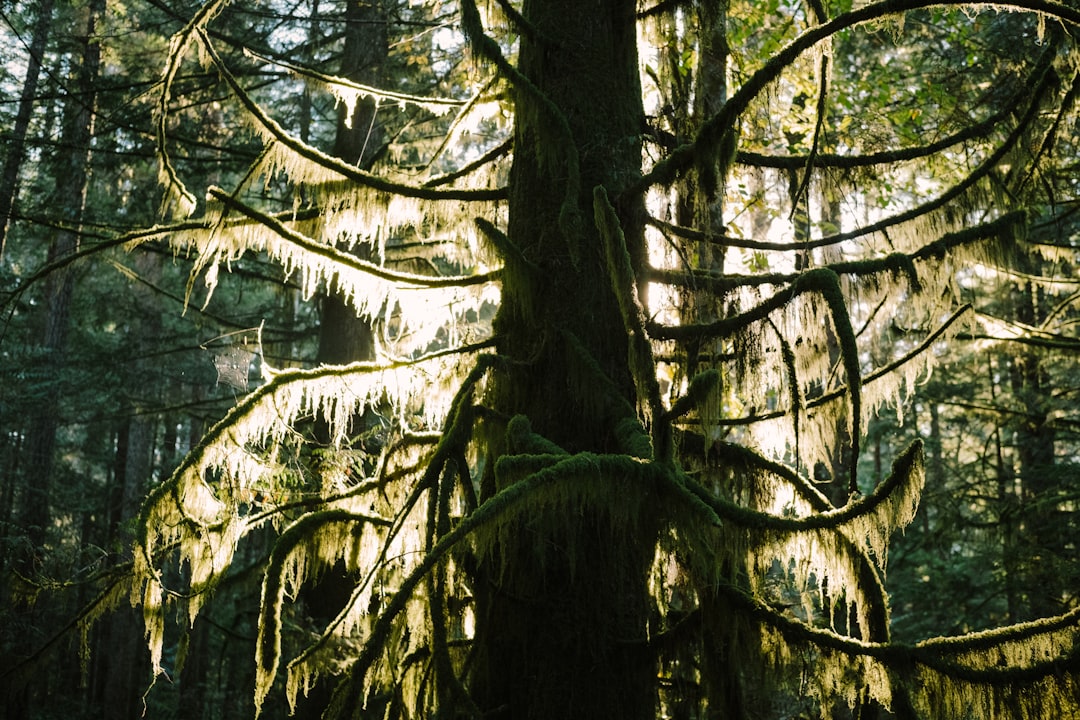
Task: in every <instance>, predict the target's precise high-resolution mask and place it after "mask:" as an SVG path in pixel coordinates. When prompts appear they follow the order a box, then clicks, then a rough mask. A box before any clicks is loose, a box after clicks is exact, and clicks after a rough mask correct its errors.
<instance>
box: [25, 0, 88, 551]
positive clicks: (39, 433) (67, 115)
mask: <svg viewBox="0 0 1080 720" xmlns="http://www.w3.org/2000/svg"><path fill="white" fill-rule="evenodd" d="M104 12H105V0H93V2H91V3H90V4H89V6H88V7H87V8H86V9H85V18H86V24H85V32H86V34H85V36H84V37H83V40H82V52H81V57H80V59H79V62H78V63H76V67H77V68H78V70H77V74H76V78H75V80H74V83H73V88H74V92H73V93H72V94H71V95H69V96H68V97H67V98H66V99H65V101H64V122H63V139H62V141H61V146H62V147H65V148H71V150H70V152H64V153H62V155H61V156H60V157H59V158H57V166H56V171H55V175H54V177H55V178H56V186H55V189H54V200H55V204H56V207H57V208H58V210H59V213H60V221H61V223H63V226H62V228H61V229H59V230H57V231H56V234H55V235H54V237H53V241H52V243H51V245H50V247H49V253H48V260H49V261H50V262H52V261H54V260H57V259H60V258H63V257H66V256H69V255H71V254H72V253H74V252H75V251H76V250H77V249H78V246H79V226H80V224H81V222H82V215H83V210H84V208H85V205H86V189H87V185H88V184H89V183H88V178H89V173H90V140H91V137H92V136H93V131H94V103H95V97H96V82H97V76H98V69H99V67H100V65H101V47H100V44H99V38H98V33H97V24H98V22H99V20H100V18H101V17H102V15H103V14H104ZM74 287H75V276H74V274H73V273H72V272H71V270H70V269H69V268H65V269H62V270H60V271H57V272H54V273H53V274H51V275H49V276H48V278H47V280H46V282H45V294H46V298H45V303H46V310H45V312H46V319H45V329H44V333H43V337H42V343H41V345H42V348H43V349H44V352H45V365H46V367H47V369H48V371H49V373H50V374H52V375H53V376H54V377H55V374H56V373H58V372H59V371H60V368H61V367H62V366H63V359H64V354H65V352H66V349H67V338H68V326H69V316H70V310H71V301H72V295H73V292H74ZM59 399H60V389H59V384H58V383H55V382H54V383H51V384H50V390H49V394H48V397H47V398H46V401H45V402H43V403H42V406H41V412H39V413H36V414H35V415H34V416H33V417H32V418H31V419H30V423H29V431H28V433H27V435H28V436H27V443H26V445H27V448H26V452H27V462H26V463H25V464H24V469H25V473H24V487H23V491H24V492H23V498H22V513H21V523H22V524H23V526H24V527H25V528H26V532H27V537H28V538H29V540H30V545H31V548H33V549H34V552H36V549H37V548H40V547H41V545H42V544H43V543H44V541H45V536H46V528H47V527H48V524H49V521H50V514H49V501H50V497H49V494H50V488H51V481H52V474H53V455H54V450H55V446H56V432H57V427H58V423H59V418H58V417H57V405H58V402H59ZM28 560H30V565H29V566H28V567H27V569H30V570H32V566H33V565H34V564H36V563H37V559H35V558H33V557H31V558H28Z"/></svg>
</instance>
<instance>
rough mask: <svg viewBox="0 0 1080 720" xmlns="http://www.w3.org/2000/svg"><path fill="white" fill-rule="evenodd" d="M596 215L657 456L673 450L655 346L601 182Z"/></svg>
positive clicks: (595, 190)
mask: <svg viewBox="0 0 1080 720" xmlns="http://www.w3.org/2000/svg"><path fill="white" fill-rule="evenodd" d="M593 215H594V219H595V222H596V227H597V229H598V230H599V231H600V238H601V240H602V242H603V243H604V255H605V257H606V259H607V269H608V278H609V282H610V284H611V289H612V292H614V293H615V297H616V299H617V301H618V304H619V312H620V314H621V315H622V320H623V326H624V328H625V329H626V333H627V335H628V336H629V343H628V350H627V352H628V354H629V362H630V372H631V374H632V375H633V378H634V384H635V385H636V389H637V393H638V397H639V398H641V399H642V400H644V402H645V404H646V406H647V407H648V410H649V417H650V420H651V421H652V422H653V428H652V430H653V450H654V452H655V453H656V456H657V458H658V459H663V458H666V457H667V456H668V454H669V453H670V451H671V437H670V435H671V425H670V420H669V419H667V418H665V417H664V416H663V415H664V410H663V404H662V403H661V400H660V383H659V381H658V380H657V379H656V363H655V361H654V359H653V354H652V345H651V344H650V342H649V338H648V336H647V335H646V333H645V312H644V310H643V309H642V307H641V302H640V301H639V299H638V294H637V293H638V291H637V288H638V285H637V277H636V275H635V274H634V268H633V263H632V261H631V259H630V251H629V249H628V248H627V246H626V237H625V235H623V231H622V226H621V224H620V222H619V216H618V213H616V212H615V208H614V206H613V205H612V204H611V202H610V201H609V200H608V195H607V191H606V190H605V189H604V187H603V186H602V185H597V186H596V187H595V188H593Z"/></svg>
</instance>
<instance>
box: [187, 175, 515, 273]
mask: <svg viewBox="0 0 1080 720" xmlns="http://www.w3.org/2000/svg"><path fill="white" fill-rule="evenodd" d="M206 193H207V195H209V196H210V197H212V198H214V199H215V200H217V201H218V202H220V203H221V204H222V205H223V206H224V207H226V208H228V209H229V210H234V211H236V212H239V213H242V214H243V215H244V216H246V217H248V218H250V219H252V220H254V221H256V222H258V223H259V224H260V225H263V226H264V227H266V228H268V229H270V230H272V231H273V232H274V233H275V234H276V235H277V236H278V237H280V238H281V239H282V240H286V241H288V242H289V243H291V244H293V245H295V246H297V247H299V248H301V249H303V250H305V251H306V252H309V253H311V254H312V255H316V256H318V257H321V258H326V259H327V260H332V261H333V262H334V263H335V264H336V265H339V266H341V267H347V268H350V269H352V270H358V271H360V272H362V273H366V274H367V275H371V276H372V277H376V278H379V279H380V280H388V281H390V282H394V283H403V284H406V285H413V286H416V287H430V288H439V287H466V286H469V285H480V284H483V283H486V282H492V281H494V280H496V279H498V275H499V274H498V271H494V272H490V273H481V274H479V275H451V276H446V277H439V276H435V275H417V274H414V273H402V272H397V271H394V270H389V269H387V268H385V267H382V266H381V265H376V264H375V263H372V262H367V261H366V260H361V259H360V258H358V257H356V256H355V255H352V254H351V253H347V252H342V251H340V250H338V249H337V248H335V247H334V246H332V245H327V244H326V243H321V242H318V241H317V240H313V239H311V238H309V237H307V236H306V235H304V234H303V233H299V232H297V231H295V230H293V229H292V228H290V227H288V226H287V225H285V223H283V222H281V221H280V220H278V219H277V218H275V217H273V216H272V215H268V214H266V213H263V212H261V211H260V210H256V209H255V208H253V207H251V206H250V205H248V204H247V203H243V202H240V201H239V200H236V199H235V198H233V197H232V196H231V195H230V194H229V193H227V192H225V191H224V190H222V189H221V188H217V187H211V188H209V189H207V191H206Z"/></svg>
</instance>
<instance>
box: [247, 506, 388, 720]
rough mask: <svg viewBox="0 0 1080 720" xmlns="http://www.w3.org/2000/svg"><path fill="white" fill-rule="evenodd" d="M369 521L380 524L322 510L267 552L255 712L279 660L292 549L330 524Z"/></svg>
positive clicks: (303, 519)
mask: <svg viewBox="0 0 1080 720" xmlns="http://www.w3.org/2000/svg"><path fill="white" fill-rule="evenodd" d="M372 521H377V522H379V524H382V521H383V519H382V518H372V517H370V516H367V515H361V514H358V513H353V512H348V511H345V510H323V511H321V512H315V513H310V514H308V515H305V516H303V517H301V518H300V519H298V520H297V521H296V522H294V523H293V524H292V525H290V526H289V527H288V528H286V530H285V532H283V533H282V534H281V537H279V538H278V539H277V541H276V542H275V543H274V547H273V549H272V550H271V551H270V557H269V559H268V560H267V563H266V572H265V574H264V576H263V587H262V599H261V601H260V603H259V627H258V633H257V634H256V640H255V665H256V672H257V680H256V683H255V707H256V712H258V711H259V710H261V708H262V702H263V700H264V699H265V697H266V693H267V692H268V691H269V689H270V685H271V684H272V683H273V680H274V676H275V674H276V673H277V666H278V662H279V660H280V658H281V609H282V603H283V602H284V599H285V582H286V579H285V575H286V572H285V570H286V563H287V562H288V560H289V558H290V557H291V556H292V554H293V553H294V552H295V551H296V549H297V548H298V547H299V546H300V545H302V544H303V543H305V542H307V541H309V540H310V539H311V538H312V536H313V535H314V534H315V533H316V532H318V531H319V530H320V529H322V528H324V527H326V526H328V525H333V524H343V525H347V526H350V527H352V526H356V525H364V524H367V523H370V522H372Z"/></svg>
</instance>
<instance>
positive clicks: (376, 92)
mask: <svg viewBox="0 0 1080 720" xmlns="http://www.w3.org/2000/svg"><path fill="white" fill-rule="evenodd" d="M244 54H245V55H248V56H250V57H252V58H255V59H256V60H261V61H262V62H264V63H267V64H269V65H276V66H277V67H279V68H283V69H285V70H288V71H289V72H290V73H292V74H293V75H296V76H297V77H300V78H304V79H307V80H315V81H317V82H320V83H324V84H326V85H340V86H342V87H347V88H349V89H350V90H356V91H357V92H358V93H361V94H362V95H363V96H365V97H374V98H377V99H378V100H389V101H391V102H394V103H397V104H399V105H406V104H407V105H414V106H417V107H422V108H460V107H463V106H465V105H468V104H469V101H468V100H462V99H460V98H450V97H428V96H424V95H410V94H409V93H403V92H398V91H396V90H388V89H386V88H378V87H373V86H371V85H363V84H361V83H358V82H356V81H355V80H350V79H349V78H345V77H339V76H336V75H327V74H326V73H324V72H320V71H319V70H316V69H315V68H313V67H311V66H308V65H300V64H299V63H295V62H291V61H289V60H285V59H283V58H280V57H277V58H274V57H270V56H269V55H267V54H265V53H259V52H256V51H254V50H251V49H249V48H245V49H244ZM437 112H442V111H441V110H440V111H437Z"/></svg>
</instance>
